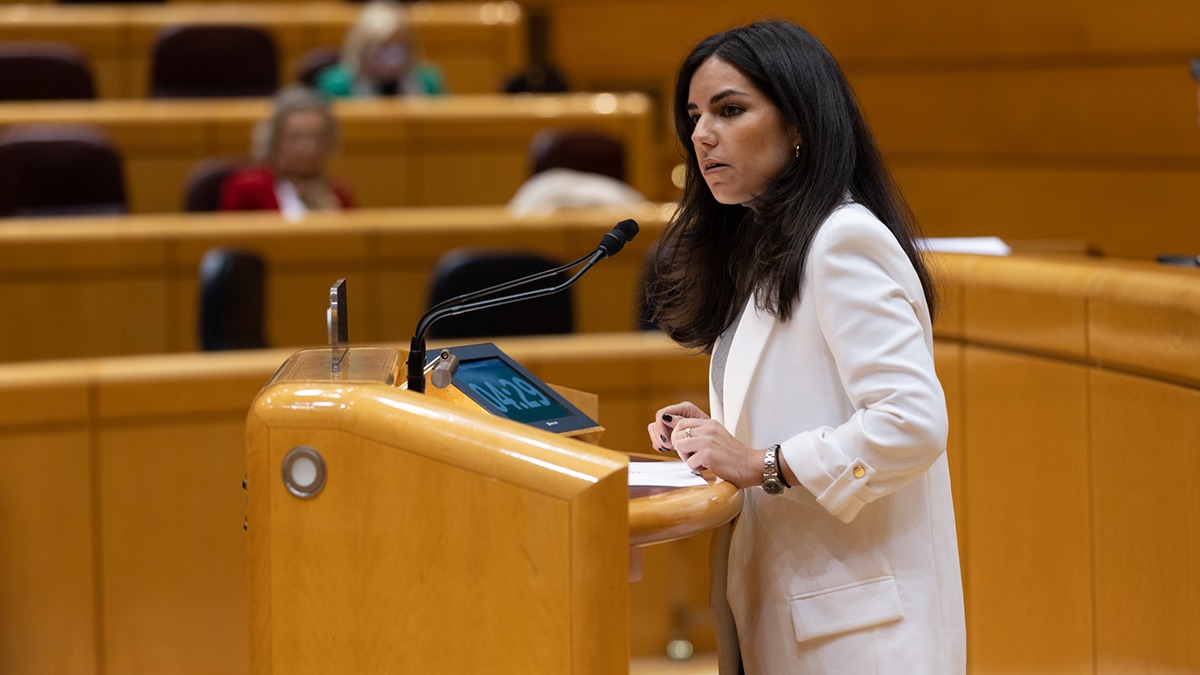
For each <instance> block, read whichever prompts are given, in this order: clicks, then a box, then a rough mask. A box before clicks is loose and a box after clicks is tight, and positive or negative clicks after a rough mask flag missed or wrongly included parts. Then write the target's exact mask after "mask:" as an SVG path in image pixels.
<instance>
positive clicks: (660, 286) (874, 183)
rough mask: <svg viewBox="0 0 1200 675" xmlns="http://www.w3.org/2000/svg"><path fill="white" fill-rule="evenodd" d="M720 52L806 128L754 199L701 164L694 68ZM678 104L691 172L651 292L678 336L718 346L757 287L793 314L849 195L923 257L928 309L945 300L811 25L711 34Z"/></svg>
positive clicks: (685, 72) (687, 67)
mask: <svg viewBox="0 0 1200 675" xmlns="http://www.w3.org/2000/svg"><path fill="white" fill-rule="evenodd" d="M711 57H719V58H720V59H722V60H723V61H726V62H727V63H729V64H731V65H733V66H734V67H735V68H737V69H738V70H739V71H741V73H742V74H743V75H745V76H746V78H748V79H749V80H750V81H751V82H752V83H753V84H754V86H756V87H757V88H758V89H759V90H760V91H762V92H763V93H764V94H765V95H766V96H767V98H768V99H770V101H771V102H772V103H774V104H775V107H776V108H778V109H779V112H780V114H781V116H782V117H783V119H784V121H785V123H787V125H788V126H789V127H790V128H796V129H798V130H799V132H800V138H801V139H802V140H801V144H800V150H799V157H797V158H796V160H795V161H794V162H791V163H790V164H789V165H788V166H786V167H785V168H784V169H783V171H781V172H780V174H779V175H778V176H777V177H776V178H775V180H774V181H773V182H772V183H771V184H770V186H769V187H768V188H767V189H766V191H765V192H764V193H763V194H762V195H760V196H759V197H758V198H757V199H756V200H755V210H754V211H751V210H750V209H748V208H745V207H743V206H740V205H726V204H721V203H719V202H718V201H717V200H716V199H715V198H714V197H713V195H712V192H711V191H710V190H709V188H708V185H707V184H706V183H705V182H704V178H703V176H702V175H701V174H700V172H699V170H698V167H697V161H696V150H695V147H694V146H693V145H692V138H691V136H692V128H693V124H692V120H691V119H690V114H689V111H688V109H687V104H688V90H689V88H690V86H691V81H692V76H693V74H694V73H695V72H696V70H697V69H698V68H699V67H700V65H701V64H702V63H704V61H705V60H706V59H709V58H711ZM673 115H674V119H675V132H676V134H677V135H678V137H679V141H680V143H681V144H682V145H683V148H684V151H685V153H686V183H685V185H684V192H683V198H682V200H681V201H680V205H679V208H678V210H677V211H676V213H675V215H674V217H673V218H672V220H671V223H670V225H669V226H668V227H667V230H666V232H665V233H664V235H663V239H662V253H661V255H660V258H659V260H658V261H657V263H658V264H657V265H656V271H655V274H654V278H653V283H652V285H651V287H652V289H653V290H652V292H651V295H650V298H649V303H650V306H651V310H652V313H653V317H654V320H655V321H656V322H657V323H658V325H659V327H661V328H662V329H663V330H664V331H666V332H667V334H668V335H670V336H671V338H672V339H674V340H675V341H676V342H679V343H680V344H683V345H685V346H688V347H699V348H703V349H710V348H711V347H712V345H713V343H714V342H715V341H716V339H717V337H719V336H720V335H721V333H722V332H723V331H724V330H725V329H726V328H728V327H729V326H730V325H731V324H732V323H733V321H734V320H736V318H737V313H738V312H739V310H740V309H741V307H742V306H743V305H744V304H745V302H746V300H747V298H749V297H750V294H751V293H756V299H757V301H758V303H759V305H760V306H761V308H762V309H764V310H766V311H768V312H770V313H771V314H772V315H774V316H776V317H778V318H779V320H781V321H787V320H788V319H789V318H790V317H791V312H792V306H793V304H794V303H795V301H796V299H797V298H798V297H799V295H800V285H801V280H802V279H803V278H804V264H805V259H806V257H807V255H808V250H809V247H810V245H811V244H812V240H813V237H814V236H815V235H816V232H817V230H818V229H819V228H820V226H821V223H823V222H824V221H825V219H826V218H827V217H828V216H829V214H831V213H832V212H833V211H834V210H835V209H836V208H837V207H838V206H839V205H840V204H841V203H842V202H843V201H844V200H845V198H846V197H847V195H849V196H850V197H851V198H852V199H853V200H854V201H855V202H857V203H859V204H862V205H863V206H865V207H866V208H868V209H870V210H871V212H872V213H874V214H875V216H876V217H877V218H879V219H880V220H881V221H883V223H884V224H885V225H886V226H887V227H888V229H889V230H891V232H892V233H893V234H894V235H895V237H896V240H897V241H898V242H899V243H900V246H901V247H902V248H903V249H904V251H905V253H906V254H907V255H908V257H909V259H910V260H911V261H912V264H913V267H914V268H915V269H916V272H917V275H918V277H919V278H920V280H921V285H922V287H923V288H924V290H925V298H926V300H927V302H928V305H929V309H930V312H935V311H936V305H937V302H936V293H935V291H934V288H933V284H932V283H931V279H930V275H929V271H928V270H927V269H926V266H925V263H924V261H923V260H922V258H921V254H920V252H919V251H918V250H917V248H916V245H915V243H914V238H915V237H916V236H917V232H918V229H917V224H916V220H915V218H914V217H913V215H912V213H911V212H910V211H909V209H908V206H907V205H906V204H905V202H904V198H903V197H902V196H901V195H900V192H899V190H898V189H897V188H896V187H895V184H894V183H893V182H892V179H891V176H890V175H889V174H888V171H887V168H886V167H885V166H884V163H883V158H882V156H881V155H880V152H879V149H878V147H876V145H875V139H874V137H873V136H872V134H871V130H870V128H869V127H868V126H867V123H866V120H865V119H863V116H862V113H861V112H860V111H859V109H858V104H857V102H856V101H855V99H854V94H853V92H852V91H851V90H850V84H849V83H848V82H847V81H846V78H845V76H844V75H843V74H842V71H841V68H839V67H838V64H837V62H836V61H835V60H834V58H833V55H831V54H830V53H829V51H828V50H827V49H825V46H824V45H822V44H821V43H820V42H819V41H818V40H817V39H816V38H815V37H813V36H812V34H810V33H809V32H808V31H806V30H804V29H803V28H800V27H799V26H797V25H795V24H792V23H788V22H785V21H767V22H760V23H753V24H750V25H747V26H742V27H740V28H735V29H732V30H729V31H726V32H724V33H718V34H717V35H713V36H712V37H709V38H707V39H705V40H704V41H702V42H701V43H700V44H699V45H697V46H696V48H695V49H694V50H693V51H692V53H691V54H690V55H688V57H687V59H685V60H684V62H683V64H682V65H681V66H680V68H679V75H678V77H677V78H676V82H675V97H674V100H673Z"/></svg>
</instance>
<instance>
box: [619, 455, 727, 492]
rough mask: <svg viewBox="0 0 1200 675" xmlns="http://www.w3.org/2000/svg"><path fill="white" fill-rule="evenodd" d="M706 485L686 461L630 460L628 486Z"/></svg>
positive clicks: (706, 482)
mask: <svg viewBox="0 0 1200 675" xmlns="http://www.w3.org/2000/svg"><path fill="white" fill-rule="evenodd" d="M692 485H701V486H703V485H708V481H706V480H704V478H703V477H701V476H697V475H696V474H694V473H692V470H691V469H689V468H688V465H687V463H685V462H683V461H682V460H679V461H674V462H630V463H629V486H630V487H689V486H692Z"/></svg>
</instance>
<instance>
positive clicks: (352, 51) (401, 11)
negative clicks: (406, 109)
mask: <svg viewBox="0 0 1200 675" xmlns="http://www.w3.org/2000/svg"><path fill="white" fill-rule="evenodd" d="M316 87H317V89H319V90H320V91H322V92H324V93H326V94H328V95H330V96H334V97H373V96H429V95H436V94H444V93H445V92H446V87H445V84H444V83H443V81H442V73H441V70H440V69H438V67H437V66H435V65H433V64H431V63H428V62H426V61H424V60H422V59H421V55H420V50H419V48H418V46H417V39H416V36H415V34H414V33H413V30H412V23H411V22H410V20H409V17H408V11H407V10H406V9H405V8H404V5H402V4H400V3H399V2H395V1H394V0H372V2H369V3H367V4H366V5H365V6H364V7H363V11H362V14H361V15H360V16H359V19H358V22H357V23H356V24H355V25H354V27H353V28H351V29H350V32H349V33H348V34H347V35H346V41H345V43H344V44H343V45H342V59H341V61H340V62H339V63H337V64H336V65H333V66H330V67H328V68H325V69H323V70H322V71H321V72H319V73H317V78H316Z"/></svg>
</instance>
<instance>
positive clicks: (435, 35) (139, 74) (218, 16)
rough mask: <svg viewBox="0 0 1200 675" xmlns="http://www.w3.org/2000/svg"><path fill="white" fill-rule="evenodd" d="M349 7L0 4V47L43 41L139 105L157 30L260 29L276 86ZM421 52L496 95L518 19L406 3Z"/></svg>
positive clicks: (520, 46) (453, 76)
mask: <svg viewBox="0 0 1200 675" xmlns="http://www.w3.org/2000/svg"><path fill="white" fill-rule="evenodd" d="M361 11H362V5H361V4H359V3H350V2H345V3H338V2H314V3H280V2H274V3H272V2H266V3H261V2H245V3H241V2H239V3H224V2H222V3H212V2H202V3H190V2H188V3H182V2H180V3H169V4H162V5H153V4H151V5H137V4H125V5H122V4H119V3H114V4H111V5H72V6H59V5H54V4H32V5H25V4H19V5H13V4H0V41H8V40H52V41H60V42H67V43H70V44H73V45H75V46H76V47H78V48H79V49H81V50H82V51H83V52H84V54H86V55H87V57H88V60H89V62H90V64H91V67H92V70H93V77H94V78H95V80H96V89H97V95H98V96H99V97H101V98H143V97H145V96H146V95H147V92H148V91H149V82H150V59H151V52H152V48H153V45H154V39H155V36H156V35H157V34H158V32H159V31H160V30H162V29H163V28H165V27H167V26H172V25H177V24H191V23H243V24H249V25H253V26H259V27H261V28H264V29H266V30H267V31H268V32H269V33H270V34H271V36H272V37H273V38H275V42H276V47H277V48H278V50H279V57H280V63H279V76H280V84H281V85H282V84H286V83H288V82H292V81H295V78H296V75H297V73H298V69H299V65H300V62H301V59H302V57H303V56H304V54H305V52H307V51H308V50H310V49H312V48H314V47H334V48H339V47H340V46H341V44H342V40H343V38H344V37H345V35H346V32H347V31H348V30H349V28H350V27H351V26H352V25H353V24H354V22H355V21H356V20H357V19H358V16H359V13H360V12H361ZM411 17H412V22H413V26H414V27H415V28H416V34H417V38H418V40H420V44H421V50H422V52H423V54H424V56H425V58H427V59H428V60H430V61H431V62H433V63H436V64H437V65H438V66H439V67H441V68H442V70H443V73H444V74H445V77H446V85H447V87H448V88H449V90H450V91H451V92H453V93H460V94H467V93H494V92H498V91H501V89H502V85H503V83H504V79H505V77H507V76H509V75H512V74H515V73H517V72H519V71H520V70H521V69H522V68H524V67H525V64H526V63H527V61H528V47H527V38H526V30H527V28H526V17H525V15H524V13H523V12H522V11H521V8H520V6H518V5H517V4H516V3H514V2H488V3H465V2H461V3H460V2H437V3H414V4H412V5H411Z"/></svg>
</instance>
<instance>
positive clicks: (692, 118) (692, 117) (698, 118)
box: [688, 115, 700, 127]
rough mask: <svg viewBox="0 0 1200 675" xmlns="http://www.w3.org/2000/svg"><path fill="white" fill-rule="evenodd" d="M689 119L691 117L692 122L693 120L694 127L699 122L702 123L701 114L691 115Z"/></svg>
mask: <svg viewBox="0 0 1200 675" xmlns="http://www.w3.org/2000/svg"><path fill="white" fill-rule="evenodd" d="M688 119H689V120H691V122H692V126H693V127H694V126H696V125H697V124H699V123H700V116H699V115H692V116H691V117H689V118H688Z"/></svg>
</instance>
